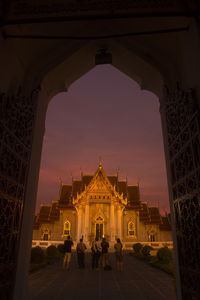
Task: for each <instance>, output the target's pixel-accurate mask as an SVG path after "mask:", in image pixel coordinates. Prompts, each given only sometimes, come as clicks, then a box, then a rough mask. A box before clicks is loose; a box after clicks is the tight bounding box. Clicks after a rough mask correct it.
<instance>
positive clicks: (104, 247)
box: [101, 238, 109, 268]
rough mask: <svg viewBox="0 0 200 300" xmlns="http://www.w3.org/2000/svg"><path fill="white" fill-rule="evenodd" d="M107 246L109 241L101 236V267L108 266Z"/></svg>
mask: <svg viewBox="0 0 200 300" xmlns="http://www.w3.org/2000/svg"><path fill="white" fill-rule="evenodd" d="M108 248H109V243H108V242H107V241H106V238H103V239H102V242H101V253H102V266H103V268H105V267H106V266H108Z"/></svg>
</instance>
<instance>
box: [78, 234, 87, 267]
mask: <svg viewBox="0 0 200 300" xmlns="http://www.w3.org/2000/svg"><path fill="white" fill-rule="evenodd" d="M86 249H87V248H86V245H85V244H84V243H83V239H82V238H81V239H80V242H79V243H78V244H77V246H76V252H77V259H78V266H79V268H80V269H83V268H85V250H86Z"/></svg>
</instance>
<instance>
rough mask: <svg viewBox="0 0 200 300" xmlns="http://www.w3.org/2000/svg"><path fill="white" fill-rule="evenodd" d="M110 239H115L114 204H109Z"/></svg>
mask: <svg viewBox="0 0 200 300" xmlns="http://www.w3.org/2000/svg"><path fill="white" fill-rule="evenodd" d="M110 240H111V241H114V240H115V206H114V204H113V203H111V204H110Z"/></svg>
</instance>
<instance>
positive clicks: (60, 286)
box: [27, 253, 176, 300]
mask: <svg viewBox="0 0 200 300" xmlns="http://www.w3.org/2000/svg"><path fill="white" fill-rule="evenodd" d="M90 260H91V255H90V254H86V268H85V269H84V270H80V269H78V267H77V263H76V256H75V253H73V255H72V261H71V269H70V271H63V270H62V269H61V264H56V265H50V266H48V267H46V268H44V269H42V270H40V271H38V272H36V273H33V274H31V275H30V277H29V291H28V295H27V299H28V300H47V299H48V300H62V299H66V300H67V299H70V300H71V299H73V300H78V299H79V300H82V299H84V300H85V299H87V300H90V299H91V300H95V299H97V300H112V299H113V300H122V299H124V300H125V299H126V300H129V299H135V300H137V299H138V300H144V299H148V300H160V299H166V300H174V299H176V295H175V284H174V279H173V278H172V276H170V275H168V274H165V273H164V272H162V271H160V270H157V269H154V268H152V267H150V266H148V265H147V264H146V263H145V262H142V261H138V260H136V259H135V258H134V257H132V256H129V255H128V254H127V255H125V256H124V270H123V272H116V270H115V268H114V269H113V270H112V271H103V270H100V271H96V270H95V271H93V270H92V269H91V266H90ZM114 262H115V261H114V256H113V254H112V255H110V263H111V265H112V266H113V267H114V266H115V264H114Z"/></svg>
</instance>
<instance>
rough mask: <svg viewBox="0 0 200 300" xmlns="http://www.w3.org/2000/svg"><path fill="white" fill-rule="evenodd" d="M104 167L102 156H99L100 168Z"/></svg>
mask: <svg viewBox="0 0 200 300" xmlns="http://www.w3.org/2000/svg"><path fill="white" fill-rule="evenodd" d="M101 167H102V160H101V156H99V168H101Z"/></svg>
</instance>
